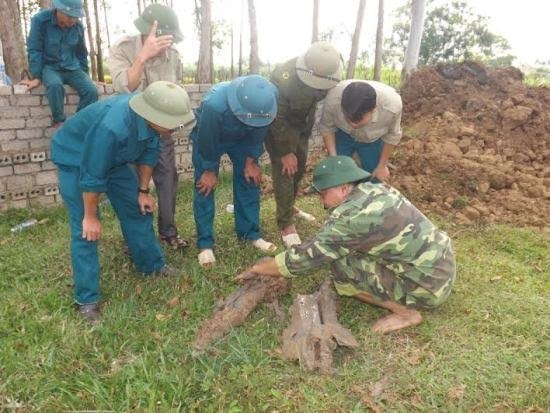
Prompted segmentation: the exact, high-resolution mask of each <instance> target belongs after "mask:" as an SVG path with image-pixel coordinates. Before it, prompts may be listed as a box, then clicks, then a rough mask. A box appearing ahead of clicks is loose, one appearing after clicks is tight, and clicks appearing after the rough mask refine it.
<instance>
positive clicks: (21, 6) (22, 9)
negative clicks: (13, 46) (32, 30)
mask: <svg viewBox="0 0 550 413" xmlns="http://www.w3.org/2000/svg"><path fill="white" fill-rule="evenodd" d="M17 13H18V14H19V16H20V17H21V20H23V39H26V38H27V37H29V28H28V24H27V19H28V17H27V6H26V5H25V0H18V1H17Z"/></svg>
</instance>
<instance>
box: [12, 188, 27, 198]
mask: <svg viewBox="0 0 550 413" xmlns="http://www.w3.org/2000/svg"><path fill="white" fill-rule="evenodd" d="M10 195H11V196H10V198H11V200H12V201H19V200H21V199H27V191H25V190H18V191H13V192H11V193H10Z"/></svg>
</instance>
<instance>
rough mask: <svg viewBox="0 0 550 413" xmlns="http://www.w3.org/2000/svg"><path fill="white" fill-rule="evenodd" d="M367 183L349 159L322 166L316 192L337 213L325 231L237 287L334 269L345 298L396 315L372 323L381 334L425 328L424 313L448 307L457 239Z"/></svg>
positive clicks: (393, 194)
mask: <svg viewBox="0 0 550 413" xmlns="http://www.w3.org/2000/svg"><path fill="white" fill-rule="evenodd" d="M369 177H370V174H369V173H368V172H366V171H364V170H363V169H360V168H359V167H358V166H357V165H356V164H355V162H354V161H353V160H352V159H351V158H349V157H347V156H331V157H328V158H326V159H324V160H322V161H321V162H320V163H319V164H317V166H316V167H315V170H314V172H313V186H314V187H315V189H316V190H317V191H318V192H319V194H320V196H321V200H322V202H323V205H324V206H325V208H334V209H333V210H332V212H331V214H330V217H329V219H328V220H327V221H326V222H325V225H324V227H323V228H322V229H321V230H320V231H319V232H318V233H317V235H316V236H315V237H314V238H313V239H311V240H310V241H308V242H305V243H303V244H301V245H297V246H294V247H292V248H290V249H288V250H286V251H285V252H282V253H280V254H279V255H277V256H276V257H275V258H271V259H266V260H263V261H261V262H258V263H257V264H255V265H254V266H253V267H252V268H250V269H249V271H248V272H245V273H243V274H242V275H239V276H238V277H237V280H238V281H242V280H244V279H246V278H249V277H250V276H253V275H254V274H267V275H272V276H285V277H293V276H295V275H297V274H300V273H303V272H306V271H310V270H312V269H314V268H317V267H320V266H321V265H323V264H328V263H330V264H331V268H332V272H333V275H334V286H335V287H336V290H337V291H338V293H339V294H340V295H345V296H351V297H355V298H357V299H359V300H361V301H364V302H366V303H369V304H373V305H376V306H379V307H383V308H385V309H387V310H390V311H391V314H390V315H388V316H385V317H383V318H382V319H380V320H378V321H377V322H376V323H375V324H374V326H373V330H374V331H375V332H378V333H387V332H390V331H394V330H399V329H401V328H405V327H409V326H415V325H418V324H420V323H421V322H422V316H421V314H420V312H419V311H418V309H432V308H436V307H438V306H440V305H441V304H443V302H445V300H446V299H447V297H448V296H449V294H450V292H451V289H452V286H453V284H454V280H455V275H456V268H455V258H454V254H453V250H452V245H451V240H450V238H449V237H448V235H447V234H446V233H445V232H443V231H441V230H439V229H438V228H437V227H436V226H435V225H434V224H433V223H432V222H431V221H430V220H429V219H428V218H426V217H425V216H424V215H423V214H422V213H421V212H420V211H419V210H418V209H417V208H416V207H415V206H414V205H412V204H411V202H410V201H409V200H408V199H406V198H405V197H404V196H403V195H401V194H400V193H399V192H398V191H397V190H396V189H394V188H392V187H390V186H388V185H385V184H373V183H371V182H368V181H367V179H368V178H369Z"/></svg>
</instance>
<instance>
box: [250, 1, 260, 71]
mask: <svg viewBox="0 0 550 413" xmlns="http://www.w3.org/2000/svg"><path fill="white" fill-rule="evenodd" d="M248 22H249V24H250V67H249V70H248V72H249V73H255V74H258V73H260V57H259V56H258V27H257V25H256V8H255V7H254V0H248Z"/></svg>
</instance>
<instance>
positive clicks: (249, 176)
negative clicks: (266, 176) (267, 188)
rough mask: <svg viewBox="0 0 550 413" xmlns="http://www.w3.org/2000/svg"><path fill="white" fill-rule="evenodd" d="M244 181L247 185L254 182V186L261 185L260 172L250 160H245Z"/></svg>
mask: <svg viewBox="0 0 550 413" xmlns="http://www.w3.org/2000/svg"><path fill="white" fill-rule="evenodd" d="M244 180H245V181H246V182H248V183H249V184H250V183H252V182H254V184H256V185H260V184H261V183H262V170H261V169H260V167H259V166H258V165H256V162H254V160H253V159H252V158H247V160H246V164H245V166H244Z"/></svg>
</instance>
